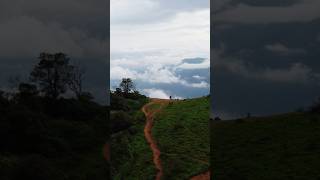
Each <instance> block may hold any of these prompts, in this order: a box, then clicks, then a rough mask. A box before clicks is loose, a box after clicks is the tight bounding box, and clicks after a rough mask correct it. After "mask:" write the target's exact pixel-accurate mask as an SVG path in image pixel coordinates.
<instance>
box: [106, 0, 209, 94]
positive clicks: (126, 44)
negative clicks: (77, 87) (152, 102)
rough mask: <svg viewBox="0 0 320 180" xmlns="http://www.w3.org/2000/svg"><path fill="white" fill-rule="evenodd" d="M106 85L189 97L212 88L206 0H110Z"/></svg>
mask: <svg viewBox="0 0 320 180" xmlns="http://www.w3.org/2000/svg"><path fill="white" fill-rule="evenodd" d="M110 5H111V24H110V51H111V61H110V87H111V89H115V88H116V87H117V86H118V85H119V82H120V81H121V79H122V78H132V79H133V81H134V83H135V85H136V89H137V90H138V91H140V92H141V93H142V94H145V95H147V96H149V97H156V98H169V96H172V97H174V98H192V97H200V96H204V95H208V94H209V89H210V72H209V69H210V3H209V0H175V1H167V0H111V1H110Z"/></svg>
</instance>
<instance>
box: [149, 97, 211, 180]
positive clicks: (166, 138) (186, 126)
mask: <svg viewBox="0 0 320 180" xmlns="http://www.w3.org/2000/svg"><path fill="white" fill-rule="evenodd" d="M154 108H157V107H156V106H155V107H154ZM208 119H209V98H208V97H203V98H197V99H189V100H183V101H175V102H171V103H169V104H168V105H167V106H166V107H165V108H163V109H161V111H160V113H158V114H157V115H156V117H155V119H154V126H153V129H152V133H153V136H154V139H155V140H156V141H157V143H158V146H159V148H160V151H161V156H160V158H161V161H162V166H163V179H168V178H170V179H172V180H174V179H179V180H180V179H188V178H190V177H192V176H194V175H197V174H199V173H201V172H204V171H207V170H208V169H209V151H210V145H209V120H208Z"/></svg>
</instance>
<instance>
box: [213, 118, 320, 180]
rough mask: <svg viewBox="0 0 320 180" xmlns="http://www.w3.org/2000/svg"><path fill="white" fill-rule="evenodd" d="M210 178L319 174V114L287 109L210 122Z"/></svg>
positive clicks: (309, 177)
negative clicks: (266, 115)
mask: <svg viewBox="0 0 320 180" xmlns="http://www.w3.org/2000/svg"><path fill="white" fill-rule="evenodd" d="M211 146H212V147H211V148H212V155H211V164H212V170H213V176H212V178H213V179H219V180H230V179H238V180H256V179H260V180H276V179H281V180H292V179H299V180H304V179H305V180H313V179H319V178H320V171H319V167H320V160H319V159H320V115H319V114H317V113H307V112H304V113H302V112H301V113H288V114H283V115H275V116H270V117H261V118H249V119H238V120H232V121H213V122H212V123H211Z"/></svg>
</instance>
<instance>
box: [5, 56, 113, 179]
mask: <svg viewBox="0 0 320 180" xmlns="http://www.w3.org/2000/svg"><path fill="white" fill-rule="evenodd" d="M26 79H29V80H26V81H23V82H22V81H19V82H15V83H16V84H15V87H13V88H12V89H8V88H5V89H6V91H1V90H0V142H1V146H0V179H1V180H21V179H32V180H75V179H77V180H86V179H92V180H100V179H109V173H110V171H109V164H108V162H107V161H106V160H105V159H104V157H103V152H102V149H103V147H104V144H105V143H106V141H107V139H108V137H109V133H110V130H109V126H108V125H109V118H108V117H109V116H108V112H109V109H108V108H109V107H107V106H104V105H101V104H98V103H97V102H95V101H94V100H93V96H92V94H91V93H90V92H85V91H83V84H82V82H83V72H82V71H81V70H80V67H78V66H75V65H72V64H71V63H70V61H69V57H68V56H67V55H66V54H63V53H55V54H49V53H41V54H40V56H39V62H38V63H37V64H35V66H34V68H33V70H32V71H31V72H30V77H29V78H27V77H26Z"/></svg>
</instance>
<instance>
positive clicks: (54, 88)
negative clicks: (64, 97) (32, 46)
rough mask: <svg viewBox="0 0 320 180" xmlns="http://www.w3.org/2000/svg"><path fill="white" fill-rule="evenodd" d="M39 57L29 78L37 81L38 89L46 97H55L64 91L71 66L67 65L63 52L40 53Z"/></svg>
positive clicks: (69, 76) (68, 80) (66, 58)
mask: <svg viewBox="0 0 320 180" xmlns="http://www.w3.org/2000/svg"><path fill="white" fill-rule="evenodd" d="M39 59H40V62H39V63H38V64H37V65H36V66H35V67H34V69H33V71H32V72H31V74H30V76H31V77H30V79H31V81H33V82H38V83H39V86H40V91H41V92H42V93H44V94H45V95H46V96H47V97H51V98H54V99H56V98H57V97H58V96H59V95H60V94H62V93H65V92H66V90H67V84H68V82H70V78H71V75H72V70H73V66H71V65H69V58H68V57H67V55H66V54H64V53H56V54H50V53H41V54H40V56H39Z"/></svg>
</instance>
